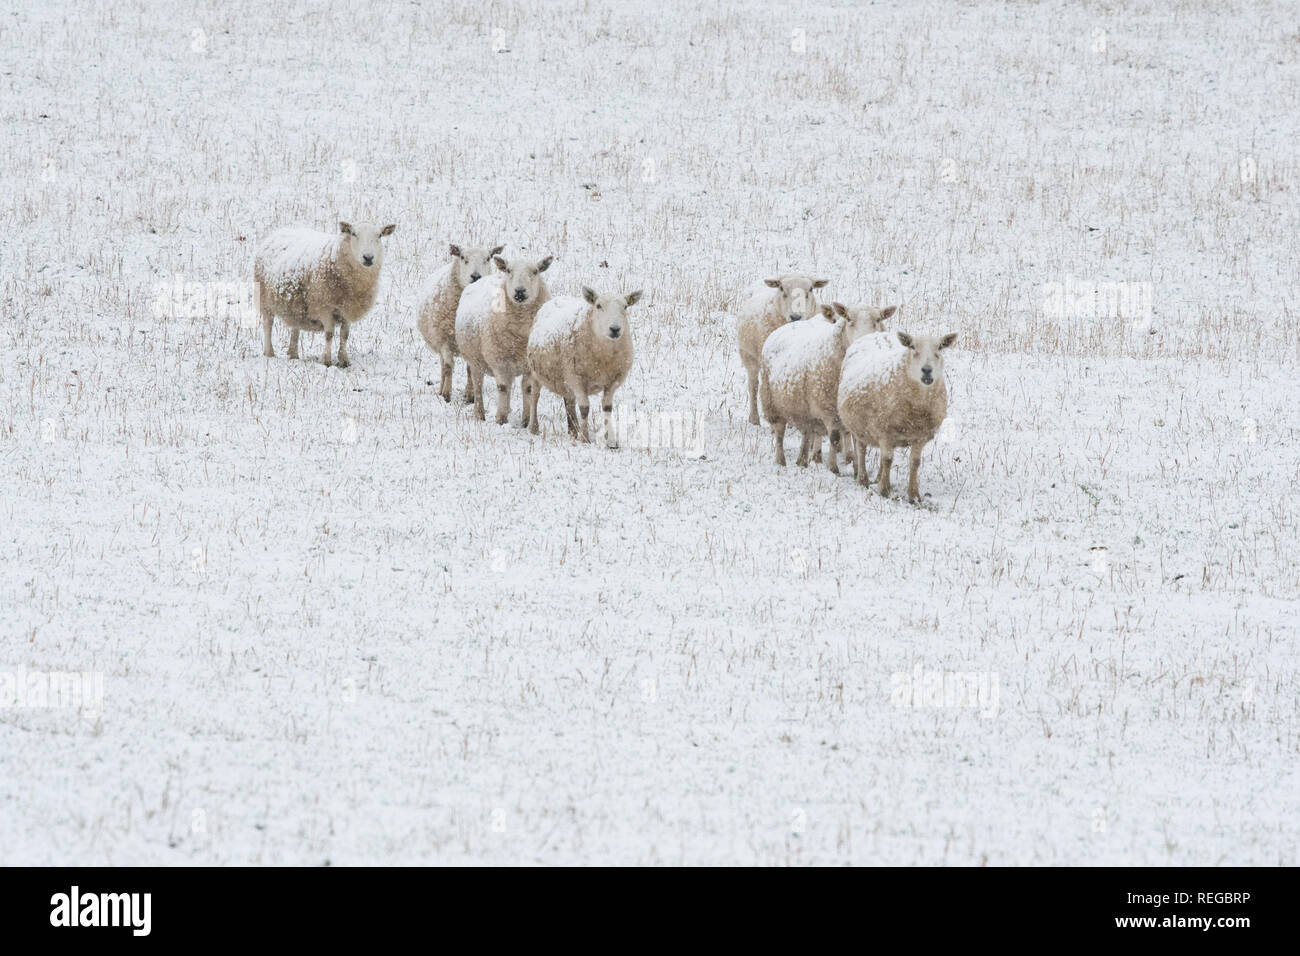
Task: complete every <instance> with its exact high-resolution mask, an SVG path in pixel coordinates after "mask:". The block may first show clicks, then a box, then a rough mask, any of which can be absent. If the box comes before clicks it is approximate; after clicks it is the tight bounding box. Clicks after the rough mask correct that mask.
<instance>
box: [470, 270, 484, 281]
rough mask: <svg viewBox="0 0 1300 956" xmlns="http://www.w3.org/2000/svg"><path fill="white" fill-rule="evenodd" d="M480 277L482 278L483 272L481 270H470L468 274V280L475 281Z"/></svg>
mask: <svg viewBox="0 0 1300 956" xmlns="http://www.w3.org/2000/svg"><path fill="white" fill-rule="evenodd" d="M481 278H483V273H481V272H471V273H470V275H469V281H470V282H477V281H478V280H479V279H481Z"/></svg>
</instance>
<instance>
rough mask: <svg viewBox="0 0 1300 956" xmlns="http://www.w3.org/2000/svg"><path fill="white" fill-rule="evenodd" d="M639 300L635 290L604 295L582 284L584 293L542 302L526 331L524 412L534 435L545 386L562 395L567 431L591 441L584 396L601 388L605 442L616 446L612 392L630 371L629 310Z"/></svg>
mask: <svg viewBox="0 0 1300 956" xmlns="http://www.w3.org/2000/svg"><path fill="white" fill-rule="evenodd" d="M640 299H641V290H639V289H638V290H637V291H636V292H629V293H627V294H626V295H604V296H603V295H599V294H597V293H596V291H595V290H594V289H591V288H590V287H588V286H583V287H582V298H578V297H577V296H571V295H565V296H560V297H559V298H557V299H552V300H551V301H550V302H548V303H546V304H545V305H544V306H542V308H541V311H539V312H538V313H537V322H536V324H535V325H534V326H533V331H532V334H531V335H529V336H528V367H529V369H530V370H531V372H532V383H531V384H532V387H531V390H530V391H529V392H528V393H527V395H526V397H525V401H527V402H528V403H529V405H528V407H527V408H526V409H525V411H524V417H525V419H526V420H527V421H528V423H529V424H528V428H529V431H531V432H532V433H533V434H534V435H535V434H537V431H538V425H537V400H538V398H539V397H540V394H541V389H542V386H545V387H546V388H548V389H550V390H551V391H552V392H555V394H557V395H559V396H560V398H562V399H564V414H565V417H566V418H567V419H568V424H569V434H570V435H573V436H574V437H579V435H580V436H581V439H582V441H584V442H590V441H591V433H590V431H589V430H588V427H587V415H588V411H589V409H590V406H589V405H588V402H587V397H588V396H589V395H593V394H595V393H596V392H603V393H604V395H603V396H602V400H601V411H602V412H603V413H604V427H605V442H606V444H607V445H608V446H609V447H610V448H617V447H618V438H617V436H616V435H615V434H614V429H613V428H612V427H611V420H610V419H611V414H612V413H613V410H614V393H615V392H616V391H618V389H619V386H621V385H622V384H623V382H624V381H626V380H627V376H628V372H630V371H631V370H632V333H631V330H630V327H629V325H628V321H627V310H628V308H629V307H630V306H633V305H636V303H637V302H638V301H640ZM575 405H577V406H578V409H579V410H580V411H581V413H582V426H581V432H579V427H578V419H577V416H576V415H575V414H574V406H575Z"/></svg>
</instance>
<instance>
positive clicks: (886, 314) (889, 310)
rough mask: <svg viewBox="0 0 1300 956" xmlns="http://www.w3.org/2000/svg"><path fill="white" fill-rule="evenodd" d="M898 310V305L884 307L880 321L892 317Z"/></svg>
mask: <svg viewBox="0 0 1300 956" xmlns="http://www.w3.org/2000/svg"><path fill="white" fill-rule="evenodd" d="M897 311H898V306H896V305H887V306H885V307H884V308H883V309H881V310H880V321H881V322H883V321H885V319H888V318H891V317H892V316H893V314H894V313H895V312H897Z"/></svg>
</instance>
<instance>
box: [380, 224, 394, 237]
mask: <svg viewBox="0 0 1300 956" xmlns="http://www.w3.org/2000/svg"><path fill="white" fill-rule="evenodd" d="M396 231H397V223H395V222H390V223H389V224H388V225H386V226H384V228H383V229H380V230H379V234H380V235H381V236H391V235H392V234H393V233H395V232H396Z"/></svg>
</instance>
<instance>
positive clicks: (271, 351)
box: [262, 349, 275, 358]
mask: <svg viewBox="0 0 1300 956" xmlns="http://www.w3.org/2000/svg"><path fill="white" fill-rule="evenodd" d="M262 354H263V355H264V356H265V357H266V358H275V349H262Z"/></svg>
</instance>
